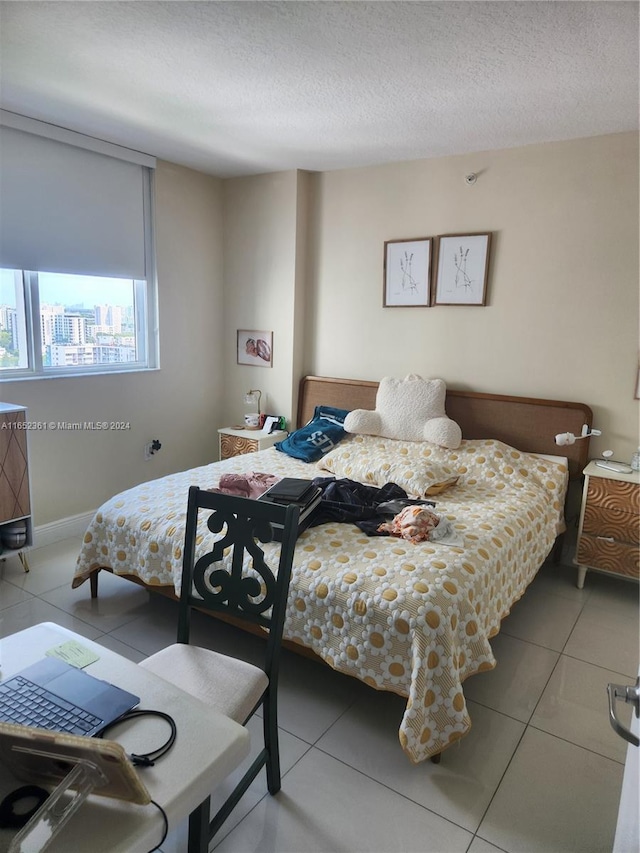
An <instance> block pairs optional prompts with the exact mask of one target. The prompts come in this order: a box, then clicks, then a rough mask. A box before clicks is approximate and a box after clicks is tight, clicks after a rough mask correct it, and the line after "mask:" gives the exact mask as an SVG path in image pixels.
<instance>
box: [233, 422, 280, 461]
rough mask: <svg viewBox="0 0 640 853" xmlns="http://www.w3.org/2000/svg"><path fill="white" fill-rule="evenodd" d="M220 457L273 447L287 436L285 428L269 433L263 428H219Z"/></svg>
mask: <svg viewBox="0 0 640 853" xmlns="http://www.w3.org/2000/svg"><path fill="white" fill-rule="evenodd" d="M218 437H219V450H220V459H229V458H231V457H232V456H240V454H242V453H255V452H256V451H257V450H265V449H266V448H267V447H272V446H273V445H274V444H275V443H276V441H282V440H283V439H285V438H286V437H287V433H286V432H285V431H284V430H275V431H274V432H271V433H268V432H265V431H264V430H262V429H233V427H223V428H222V429H219V430H218Z"/></svg>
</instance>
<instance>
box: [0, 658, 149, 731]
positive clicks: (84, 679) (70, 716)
mask: <svg viewBox="0 0 640 853" xmlns="http://www.w3.org/2000/svg"><path fill="white" fill-rule="evenodd" d="M139 701H140V697H139V696H134V695H133V693H128V692H127V691H126V690H122V689H121V688H120V687H115V686H114V685H113V684H109V682H107V681H102V680H101V679H99V678H95V677H94V676H93V675H89V674H88V673H86V672H84V671H83V670H81V669H78V668H77V667H75V666H70V665H69V664H67V663H64V661H61V660H59V659H58V658H55V657H47V658H43V659H42V660H40V661H38V662H37V663H34V664H33V665H32V666H29V667H27V668H26V669H23V670H21V671H20V672H17V673H16V674H15V675H12V676H11V677H9V678H7V680H6V681H3V682H0V722H5V723H18V724H19V725H22V726H34V727H36V728H40V729H49V730H51V731H56V732H67V733H69V734H74V735H88V736H91V735H95V734H97V733H98V732H100V731H102V729H103V728H105V726H107V725H109V723H112V722H113V721H114V720H117V719H118V717H120V716H122V714H124V713H126V712H127V711H130V710H131V709H132V708H134V707H135V706H136V705H137V704H138V703H139Z"/></svg>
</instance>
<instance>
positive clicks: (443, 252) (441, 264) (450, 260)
mask: <svg viewBox="0 0 640 853" xmlns="http://www.w3.org/2000/svg"><path fill="white" fill-rule="evenodd" d="M490 246H491V233H487V234H444V235H442V236H440V237H438V260H437V264H436V280H435V293H434V300H433V304H434V305H486V304H487V302H486V300H487V276H488V271H489V249H490Z"/></svg>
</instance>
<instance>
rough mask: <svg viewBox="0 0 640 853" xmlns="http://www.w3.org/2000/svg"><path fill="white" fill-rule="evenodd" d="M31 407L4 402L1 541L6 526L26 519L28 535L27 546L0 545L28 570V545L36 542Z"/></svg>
mask: <svg viewBox="0 0 640 853" xmlns="http://www.w3.org/2000/svg"><path fill="white" fill-rule="evenodd" d="M27 425H28V423H27V410H26V408H25V407H24V406H15V405H13V404H11V403H0V543H2V538H3V537H2V531H3V528H4V529H6V530H8V529H10V528H9V526H10V525H12V524H13V523H15V522H24V525H25V528H26V539H25V543H24V545H23V546H21V547H18V548H13V547H11V546H9V545H7V544H6V543H4V544H3V545H2V547H0V552H2V557H3V558H4V557H8V556H10V555H11V554H17V555H18V556H19V557H20V559H21V561H22V565H23V567H24V568H25V570H26V571H28V568H29V564H28V562H27V559H26V556H25V555H24V548H25V547H28V546H29V545H31V544H32V542H33V534H32V524H31V497H30V493H29V456H28V451H27Z"/></svg>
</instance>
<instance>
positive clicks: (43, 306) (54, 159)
mask: <svg viewBox="0 0 640 853" xmlns="http://www.w3.org/2000/svg"><path fill="white" fill-rule="evenodd" d="M0 117H1V119H2V126H1V127H0V198H2V204H1V205H0V378H2V379H24V378H28V377H42V376H69V375H71V374H86V373H104V372H120V371H127V370H141V369H147V368H153V367H155V366H156V365H157V344H158V341H157V337H158V336H157V322H156V286H155V264H154V257H153V241H152V205H151V202H152V175H153V166H154V165H155V161H153V158H150V157H147V155H143V154H139V153H138V152H129V151H126V150H125V149H120V148H119V147H118V146H113V145H110V144H109V143H103V142H101V141H100V140H95V139H91V138H88V137H83V136H81V135H79V134H76V133H72V132H71V131H66V130H63V129H61V128H56V127H53V126H51V125H44V124H42V123H41V122H35V121H33V120H31V119H25V118H24V117H22V116H15V115H14V114H12V113H6V112H4V111H2V112H0ZM43 134H44V135H43Z"/></svg>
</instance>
